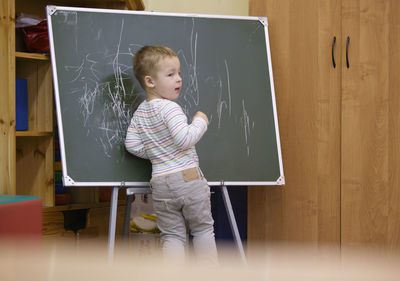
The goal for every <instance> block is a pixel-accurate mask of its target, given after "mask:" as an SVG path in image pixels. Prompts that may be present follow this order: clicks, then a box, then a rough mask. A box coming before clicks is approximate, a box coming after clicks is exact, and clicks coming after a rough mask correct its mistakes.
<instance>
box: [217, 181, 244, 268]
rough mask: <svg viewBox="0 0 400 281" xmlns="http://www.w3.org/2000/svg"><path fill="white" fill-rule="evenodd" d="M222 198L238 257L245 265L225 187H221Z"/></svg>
mask: <svg viewBox="0 0 400 281" xmlns="http://www.w3.org/2000/svg"><path fill="white" fill-rule="evenodd" d="M222 198H223V199H224V204H225V209H226V212H227V215H228V219H229V224H230V225H231V229H232V233H233V238H234V239H235V243H236V246H237V247H238V250H239V254H240V257H241V258H242V260H243V262H244V263H247V261H246V255H245V253H244V250H243V244H242V240H241V239H240V234H239V230H238V227H237V224H236V219H235V214H234V213H233V209H232V204H231V199H230V198H229V193H228V190H227V188H226V186H222Z"/></svg>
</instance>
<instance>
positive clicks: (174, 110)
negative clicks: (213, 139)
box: [164, 102, 207, 149]
mask: <svg viewBox="0 0 400 281" xmlns="http://www.w3.org/2000/svg"><path fill="white" fill-rule="evenodd" d="M164 109H165V110H164V122H165V124H166V125H167V127H168V129H169V131H170V133H171V136H172V138H173V140H174V143H175V144H176V145H177V146H179V147H181V148H182V149H187V148H190V147H192V146H194V145H195V144H196V143H197V142H198V141H199V140H200V139H201V137H202V136H203V135H204V133H205V132H206V131H207V122H206V121H205V120H204V119H203V118H201V117H200V116H199V115H195V117H194V118H193V120H192V124H190V125H189V124H188V123H187V117H186V115H185V113H184V112H183V111H182V108H181V107H180V106H179V105H178V104H176V103H174V102H171V103H170V104H169V105H168V106H167V107H165V108H164Z"/></svg>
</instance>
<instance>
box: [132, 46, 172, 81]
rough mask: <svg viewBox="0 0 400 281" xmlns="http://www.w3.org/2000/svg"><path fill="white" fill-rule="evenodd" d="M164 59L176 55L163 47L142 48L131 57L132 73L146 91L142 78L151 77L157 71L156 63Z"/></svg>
mask: <svg viewBox="0 0 400 281" xmlns="http://www.w3.org/2000/svg"><path fill="white" fill-rule="evenodd" d="M166 57H177V55H176V54H175V52H174V51H172V50H171V49H170V48H168V47H165V46H144V47H143V48H141V49H140V50H139V51H137V52H136V54H135V55H134V56H133V73H134V74H135V77H136V79H137V80H138V81H139V83H140V85H141V86H142V87H143V89H146V84H145V82H144V77H145V76H146V75H153V74H154V73H155V72H156V71H157V68H156V67H157V63H158V62H159V61H160V59H162V58H166Z"/></svg>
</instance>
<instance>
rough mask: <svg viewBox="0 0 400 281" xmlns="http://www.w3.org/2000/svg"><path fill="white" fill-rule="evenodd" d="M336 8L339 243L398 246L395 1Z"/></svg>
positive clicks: (399, 58) (399, 27) (399, 32)
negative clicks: (344, 61) (344, 58)
mask: <svg viewBox="0 0 400 281" xmlns="http://www.w3.org/2000/svg"><path fill="white" fill-rule="evenodd" d="M342 11H343V23H342V25H343V33H342V36H343V38H344V37H345V36H346V38H347V36H349V37H350V45H349V60H350V68H347V67H346V66H344V65H343V66H342V80H343V93H342V95H343V98H342V108H343V110H342V182H341V187H342V199H341V200H342V244H343V246H344V247H345V248H352V247H361V246H363V247H364V246H368V247H376V248H382V249H397V250H398V249H400V228H399V223H398V218H399V215H400V193H399V183H400V181H399V172H400V150H399V141H400V134H399V132H400V123H399V120H400V115H399V108H400V107H399V106H400V97H399V94H398V93H399V86H400V83H399V79H398V77H399V76H398V75H399V69H400V67H399V63H400V55H399V50H400V40H399V38H400V21H399V19H398V18H399V17H400V4H399V3H398V1H389V0H387V1H372V0H351V1H343V2H342ZM344 43H345V41H343V43H342V45H343V44H344ZM343 47H345V46H344V45H343Z"/></svg>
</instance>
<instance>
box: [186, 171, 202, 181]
mask: <svg viewBox="0 0 400 281" xmlns="http://www.w3.org/2000/svg"><path fill="white" fill-rule="evenodd" d="M182 175H183V180H184V181H185V182H188V181H194V180H197V179H199V178H200V176H199V172H198V171H197V168H190V169H186V170H183V171H182Z"/></svg>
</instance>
